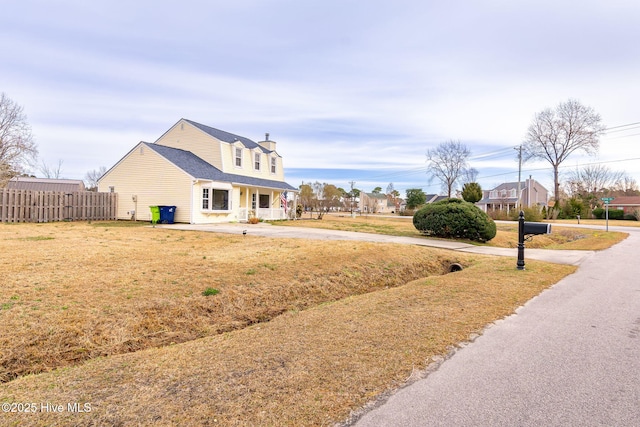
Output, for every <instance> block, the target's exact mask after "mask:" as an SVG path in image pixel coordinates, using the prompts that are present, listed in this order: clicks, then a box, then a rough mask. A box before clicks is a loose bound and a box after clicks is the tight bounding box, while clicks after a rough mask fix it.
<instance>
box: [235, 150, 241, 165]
mask: <svg viewBox="0 0 640 427" xmlns="http://www.w3.org/2000/svg"><path fill="white" fill-rule="evenodd" d="M236 167H239V168H241V167H242V148H236Z"/></svg>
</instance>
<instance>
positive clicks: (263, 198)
mask: <svg viewBox="0 0 640 427" xmlns="http://www.w3.org/2000/svg"><path fill="white" fill-rule="evenodd" d="M268 208H269V195H268V194H261V195H260V209H268Z"/></svg>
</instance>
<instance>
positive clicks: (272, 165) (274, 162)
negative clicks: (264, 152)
mask: <svg viewBox="0 0 640 427" xmlns="http://www.w3.org/2000/svg"><path fill="white" fill-rule="evenodd" d="M271 173H276V158H275V157H272V158H271Z"/></svg>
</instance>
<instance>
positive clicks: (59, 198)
mask: <svg viewBox="0 0 640 427" xmlns="http://www.w3.org/2000/svg"><path fill="white" fill-rule="evenodd" d="M117 207H118V195H117V194H116V193H97V192H94V191H78V192H73V193H65V192H58V191H33V190H8V189H6V188H5V189H0V222H53V221H88V220H115V219H116V215H117Z"/></svg>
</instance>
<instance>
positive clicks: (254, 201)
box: [251, 193, 256, 210]
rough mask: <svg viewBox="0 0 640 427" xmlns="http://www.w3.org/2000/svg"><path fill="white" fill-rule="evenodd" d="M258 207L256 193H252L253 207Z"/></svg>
mask: <svg viewBox="0 0 640 427" xmlns="http://www.w3.org/2000/svg"><path fill="white" fill-rule="evenodd" d="M255 208H256V193H253V194H252V195H251V209H254V210H255Z"/></svg>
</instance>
